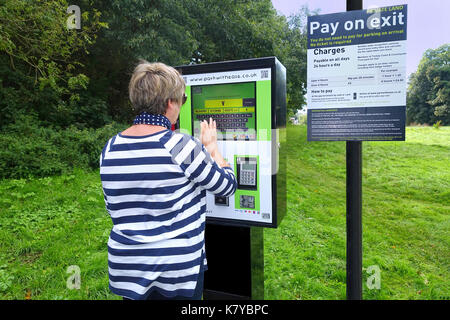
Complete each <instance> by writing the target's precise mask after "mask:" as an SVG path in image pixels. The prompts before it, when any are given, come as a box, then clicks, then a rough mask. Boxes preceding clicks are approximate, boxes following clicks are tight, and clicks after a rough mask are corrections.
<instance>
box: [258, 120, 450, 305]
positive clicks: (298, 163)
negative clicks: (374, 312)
mask: <svg viewBox="0 0 450 320" xmlns="http://www.w3.org/2000/svg"><path fill="white" fill-rule="evenodd" d="M406 137H407V138H406V142H363V268H368V267H369V266H372V265H376V266H378V267H379V269H380V271H381V272H380V275H381V288H380V289H379V290H377V289H372V290H369V289H368V287H367V285H366V281H367V279H368V277H369V276H370V275H371V274H369V273H367V271H366V270H364V271H363V298H364V299H443V298H446V299H448V298H449V296H450V278H449V271H450V270H449V267H450V255H449V253H450V250H449V248H450V234H449V231H450V219H449V218H450V165H449V164H450V127H442V128H440V129H439V130H436V129H433V128H430V127H411V128H407V130H406ZM288 145H289V153H288V168H287V186H288V192H287V193H288V194H287V197H288V199H287V200H288V214H287V216H286V217H285V219H284V221H283V222H282V224H281V227H280V228H279V229H274V230H268V229H267V230H265V233H264V235H265V279H266V280H265V297H266V298H267V299H345V279H346V259H345V251H346V228H345V223H346V213H345V210H346V205H345V202H346V198H345V197H346V185H345V175H346V171H345V142H307V141H306V127H305V126H295V127H294V126H291V127H288Z"/></svg>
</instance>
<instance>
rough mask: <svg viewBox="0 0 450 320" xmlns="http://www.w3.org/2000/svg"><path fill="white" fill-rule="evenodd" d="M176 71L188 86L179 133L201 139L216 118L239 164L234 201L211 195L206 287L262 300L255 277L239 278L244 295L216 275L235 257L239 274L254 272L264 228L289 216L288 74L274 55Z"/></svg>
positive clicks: (225, 149)
mask: <svg viewBox="0 0 450 320" xmlns="http://www.w3.org/2000/svg"><path fill="white" fill-rule="evenodd" d="M176 69H177V70H179V71H180V72H181V74H182V76H183V78H184V80H185V82H186V95H187V97H188V99H187V101H186V103H185V104H184V105H183V107H182V108H181V112H180V117H179V120H178V121H179V122H178V125H177V127H178V130H180V131H181V132H184V133H188V134H190V135H193V136H195V137H197V138H199V136H200V122H201V121H202V120H205V119H209V118H212V119H213V120H215V121H216V124H217V140H218V143H217V144H218V147H219V150H220V152H221V154H222V155H223V157H224V158H225V159H226V160H227V161H228V162H229V163H230V164H231V165H232V166H233V168H234V172H235V175H236V179H237V190H236V192H235V194H234V195H233V196H230V197H218V196H215V195H213V194H209V193H208V194H207V200H206V201H207V204H206V206H207V209H206V210H207V212H206V222H207V226H206V230H205V232H206V234H205V237H206V251H207V259H208V265H209V271H208V272H207V273H206V274H208V276H206V274H205V290H206V291H208V290H209V291H208V292H209V293H211V292H216V293H217V292H222V293H224V292H228V293H229V294H231V295H228V296H226V295H222V297H224V296H226V297H228V298H239V297H247V298H253V299H254V298H257V297H259V298H261V295H260V294H255V289H254V288H252V286H253V285H254V284H255V281H254V280H255V277H256V276H255V275H253V274H248V275H247V277H246V279H247V280H245V279H244V278H243V279H240V280H239V279H237V280H236V281H237V282H239V283H240V285H238V284H236V287H237V286H242V284H243V283H246V281H247V282H248V283H249V286H248V290H243V291H239V289H236V288H235V287H233V285H232V282H233V281H232V280H230V279H226V277H225V278H224V277H223V274H222V275H220V276H219V274H217V275H216V276H213V275H212V274H213V273H214V272H216V271H217V270H218V269H220V268H222V269H223V268H234V267H235V266H233V265H232V262H231V264H230V262H227V261H228V260H230V259H231V260H239V262H237V261H236V263H238V264H239V265H240V270H244V269H242V264H243V263H244V264H246V263H247V264H248V268H249V269H252V268H253V269H255V268H254V266H255V265H256V264H261V262H263V261H262V251H261V248H262V247H261V248H260V249H252V248H256V247H258V246H255V244H256V243H260V245H261V246H262V234H263V233H262V229H261V228H259V227H272V228H276V227H277V226H278V225H279V224H280V222H281V220H282V218H283V216H284V214H285V212H286V170H285V153H284V147H283V146H284V143H282V142H284V141H285V137H286V132H285V128H286V69H285V67H284V66H283V65H282V64H281V63H280V62H279V61H278V59H277V58H275V57H268V58H258V59H247V60H238V61H225V62H217V63H205V64H199V65H186V66H180V67H176ZM255 239H258V240H255ZM217 253H220V257H219V256H218V255H217ZM226 253H229V255H230V256H229V257H227V254H226ZM262 268H263V267H262V266H261V269H262ZM223 272H225V270H223ZM249 272H250V271H249ZM227 273H229V272H228V271H227ZM244 273H245V272H244ZM250 273H251V272H250ZM250 279H253V280H252V281H250ZM221 281H222V283H221ZM251 282H253V284H252V283H251ZM256 282H257V281H256ZM208 286H210V288H208ZM206 291H205V292H206ZM259 292H260V291H259ZM204 295H205V298H207V296H208V295H206V294H204ZM210 296H214V295H210Z"/></svg>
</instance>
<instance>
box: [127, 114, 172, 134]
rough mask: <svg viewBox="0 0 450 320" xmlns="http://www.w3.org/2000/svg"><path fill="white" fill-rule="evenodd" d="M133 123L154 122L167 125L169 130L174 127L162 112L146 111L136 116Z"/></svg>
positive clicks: (155, 124) (153, 123)
mask: <svg viewBox="0 0 450 320" xmlns="http://www.w3.org/2000/svg"><path fill="white" fill-rule="evenodd" d="M133 124H152V125H154V126H161V127H166V128H167V129H169V130H170V129H171V128H172V124H171V123H170V120H169V119H167V118H166V117H165V116H163V115H162V114H157V115H155V114H149V113H147V112H145V111H144V112H142V113H141V114H139V115H137V116H136V118H134V121H133Z"/></svg>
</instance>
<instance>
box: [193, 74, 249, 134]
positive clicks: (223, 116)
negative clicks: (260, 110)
mask: <svg viewBox="0 0 450 320" xmlns="http://www.w3.org/2000/svg"><path fill="white" fill-rule="evenodd" d="M255 89H256V85H255V82H247V83H232V84H214V85H203V86H193V87H192V89H191V92H192V95H191V99H192V119H193V128H194V136H196V137H198V136H199V135H200V122H201V121H203V120H208V119H209V118H212V119H213V120H215V121H216V124H217V132H218V134H217V138H218V140H255V139H256V116H255V113H256V96H255Z"/></svg>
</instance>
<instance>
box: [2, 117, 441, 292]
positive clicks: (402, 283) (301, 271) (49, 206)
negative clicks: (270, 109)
mask: <svg viewBox="0 0 450 320" xmlns="http://www.w3.org/2000/svg"><path fill="white" fill-rule="evenodd" d="M406 137H407V141H406V142H363V267H364V268H368V267H369V266H372V265H376V266H378V267H379V269H380V272H381V273H380V274H381V288H380V289H379V290H378V289H372V290H370V289H369V288H368V287H367V285H366V280H367V279H368V277H369V276H370V274H368V273H367V272H366V270H364V272H363V275H364V279H363V287H364V292H363V297H364V299H448V298H449V296H450V281H449V277H448V274H449V267H450V256H449V247H450V246H449V245H450V243H449V242H450V241H449V240H450V239H449V230H450V225H449V221H450V219H449V212H450V207H449V203H450V168H449V165H448V163H449V160H450V159H449V158H450V127H441V128H440V129H438V130H436V129H433V128H431V127H421V128H415V127H411V128H407V132H406ZM288 145H289V148H288V150H289V154H288V159H289V161H288V176H287V179H288V180H287V185H288V193H287V198H288V199H287V200H288V213H287V215H286V217H285V219H284V220H283V222H282V223H281V226H280V227H279V228H278V229H265V230H264V241H265V247H264V251H265V252H264V261H265V270H264V271H265V298H266V299H345V277H346V273H345V267H346V266H345V247H346V243H345V143H344V142H329V143H328V142H306V128H305V127H304V126H290V127H288ZM111 226H112V224H111V221H110V218H109V216H108V215H107V213H106V210H105V207H104V202H103V196H102V191H101V185H100V179H99V174H98V171H96V172H88V171H82V170H75V172H74V173H73V174H71V175H65V176H56V177H48V178H42V179H26V180H25V179H23V180H3V181H0V230H1V231H0V299H120V298H119V297H117V296H115V295H113V294H112V293H111V292H110V291H109V289H108V272H107V252H106V242H107V239H108V234H109V231H110V228H111ZM72 265H77V266H79V268H80V270H81V275H80V276H81V288H80V289H79V290H70V289H68V288H67V280H68V279H69V277H70V276H71V274H68V273H67V269H68V267H69V266H72Z"/></svg>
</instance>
